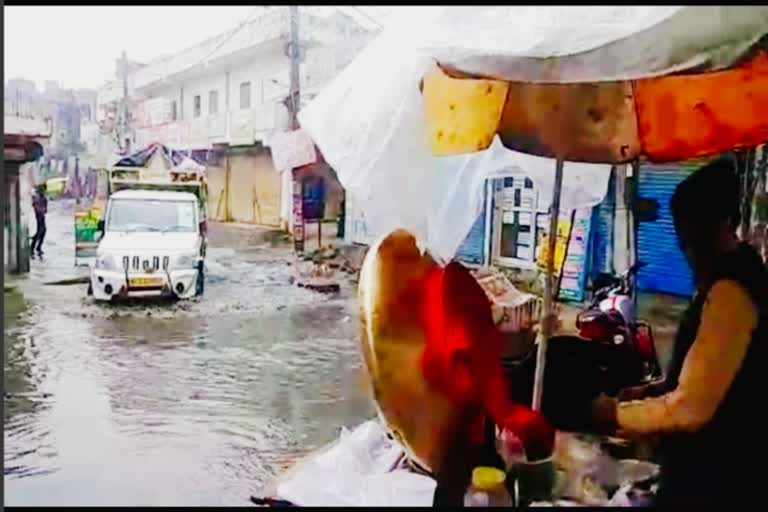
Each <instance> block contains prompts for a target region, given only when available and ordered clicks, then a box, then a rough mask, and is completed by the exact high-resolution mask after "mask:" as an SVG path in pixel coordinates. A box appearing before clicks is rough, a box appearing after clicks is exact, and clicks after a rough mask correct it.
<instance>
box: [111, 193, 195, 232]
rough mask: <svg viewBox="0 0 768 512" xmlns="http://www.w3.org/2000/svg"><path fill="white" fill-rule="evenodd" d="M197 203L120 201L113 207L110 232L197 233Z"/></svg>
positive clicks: (112, 205)
mask: <svg viewBox="0 0 768 512" xmlns="http://www.w3.org/2000/svg"><path fill="white" fill-rule="evenodd" d="M196 207H197V205H196V204H195V203H194V202H193V201H167V200H141V199H116V200H114V201H112V202H111V203H110V207H109V213H108V218H107V231H125V232H130V231H160V232H169V231H170V232H174V233H177V232H185V233H191V232H195V231H197V211H196Z"/></svg>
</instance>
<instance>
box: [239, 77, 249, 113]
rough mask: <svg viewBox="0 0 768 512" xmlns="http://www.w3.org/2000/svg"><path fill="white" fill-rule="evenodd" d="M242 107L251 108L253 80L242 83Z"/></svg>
mask: <svg viewBox="0 0 768 512" xmlns="http://www.w3.org/2000/svg"><path fill="white" fill-rule="evenodd" d="M240 108H251V82H243V83H241V84H240Z"/></svg>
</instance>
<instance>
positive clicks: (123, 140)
mask: <svg viewBox="0 0 768 512" xmlns="http://www.w3.org/2000/svg"><path fill="white" fill-rule="evenodd" d="M120 60H121V66H120V68H121V72H122V74H123V101H122V103H123V104H122V107H123V108H122V113H121V116H120V144H119V147H120V149H122V150H123V151H124V152H125V153H128V151H130V143H129V139H128V57H127V56H126V53H125V50H123V55H122V58H121V59H120Z"/></svg>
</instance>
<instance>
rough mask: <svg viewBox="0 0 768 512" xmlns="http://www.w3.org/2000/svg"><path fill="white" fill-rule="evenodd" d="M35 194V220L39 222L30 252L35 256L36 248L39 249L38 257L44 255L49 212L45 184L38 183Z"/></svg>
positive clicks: (33, 202)
mask: <svg viewBox="0 0 768 512" xmlns="http://www.w3.org/2000/svg"><path fill="white" fill-rule="evenodd" d="M35 192H36V193H35V195H34V197H32V208H33V209H34V211H35V221H36V223H37V229H36V231H35V236H33V237H32V246H31V247H30V252H31V253H32V255H33V256H34V254H35V250H37V255H38V257H41V258H42V257H43V240H45V233H46V231H47V228H46V225H45V216H46V215H47V214H48V199H47V198H46V197H45V192H46V190H45V185H44V184H43V185H38V186H37V188H36V190H35Z"/></svg>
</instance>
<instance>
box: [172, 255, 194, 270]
mask: <svg viewBox="0 0 768 512" xmlns="http://www.w3.org/2000/svg"><path fill="white" fill-rule="evenodd" d="M174 267H175V268H196V267H197V254H196V253H189V254H182V255H181V256H179V257H177V258H176V263H175V265H174Z"/></svg>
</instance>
